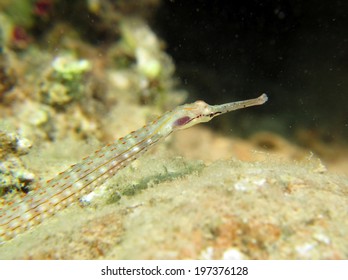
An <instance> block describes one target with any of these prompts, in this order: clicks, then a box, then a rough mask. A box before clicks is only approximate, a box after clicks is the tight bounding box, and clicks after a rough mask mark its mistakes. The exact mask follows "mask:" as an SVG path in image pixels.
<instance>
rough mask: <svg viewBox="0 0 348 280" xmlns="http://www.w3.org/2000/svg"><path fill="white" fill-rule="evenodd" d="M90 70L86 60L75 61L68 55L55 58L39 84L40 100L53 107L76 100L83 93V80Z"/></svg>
mask: <svg viewBox="0 0 348 280" xmlns="http://www.w3.org/2000/svg"><path fill="white" fill-rule="evenodd" d="M90 68H91V64H90V62H89V61H88V60H86V59H76V58H75V57H74V56H73V55H70V54H63V55H60V56H57V57H56V58H55V59H54V60H53V62H52V64H51V68H49V69H48V70H47V72H46V75H45V78H44V80H43V81H42V83H41V88H40V91H39V92H38V94H39V96H40V97H39V98H40V100H41V101H42V102H44V103H46V104H50V105H54V106H63V105H65V104H68V103H70V102H72V101H76V100H78V99H79V98H81V97H82V96H83V93H84V91H85V87H84V85H83V78H84V75H85V73H87V72H88V71H89V70H90Z"/></svg>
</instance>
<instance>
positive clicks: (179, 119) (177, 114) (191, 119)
mask: <svg viewBox="0 0 348 280" xmlns="http://www.w3.org/2000/svg"><path fill="white" fill-rule="evenodd" d="M267 100H268V97H267V95H266V94H262V95H261V96H259V97H258V98H253V99H248V100H243V101H237V102H231V103H226V104H222V105H209V104H207V103H205V102H204V101H201V100H199V101H196V102H194V103H191V104H186V105H183V106H180V107H178V108H177V109H176V110H175V111H174V112H173V119H174V120H173V122H172V128H173V129H185V128H188V127H191V126H193V125H195V124H198V123H202V122H208V121H210V120H211V119H212V118H214V117H215V116H218V115H221V114H224V113H227V112H231V111H234V110H238V109H243V108H246V107H251V106H256V105H262V104H263V103H265V102H266V101H267Z"/></svg>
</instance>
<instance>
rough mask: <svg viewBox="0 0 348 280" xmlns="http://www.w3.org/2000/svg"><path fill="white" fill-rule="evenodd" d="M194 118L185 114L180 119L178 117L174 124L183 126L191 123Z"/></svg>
mask: <svg viewBox="0 0 348 280" xmlns="http://www.w3.org/2000/svg"><path fill="white" fill-rule="evenodd" d="M191 120H192V119H191V118H190V117H189V116H184V117H181V118H179V119H176V120H175V122H174V123H173V126H183V125H185V124H187V123H189V122H190V121H191Z"/></svg>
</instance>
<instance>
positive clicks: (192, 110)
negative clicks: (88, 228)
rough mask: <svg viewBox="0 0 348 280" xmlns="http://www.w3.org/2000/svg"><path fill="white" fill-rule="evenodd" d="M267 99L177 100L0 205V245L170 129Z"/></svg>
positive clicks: (89, 188)
mask: <svg viewBox="0 0 348 280" xmlns="http://www.w3.org/2000/svg"><path fill="white" fill-rule="evenodd" d="M267 99H268V98H267V95H266V94H262V95H261V96H259V97H258V98H254V99H249V100H244V101H237V102H231V103H226V104H222V105H208V104H207V103H205V102H204V101H196V102H194V103H192V104H186V105H182V106H179V107H177V108H176V109H174V110H172V111H169V112H167V113H165V114H164V115H163V116H161V117H160V118H158V119H157V120H155V121H153V122H152V123H149V124H147V125H145V126H143V127H142V128H140V129H138V130H136V131H132V132H131V133H130V134H128V135H127V136H125V137H122V138H120V139H118V140H116V141H114V142H113V143H111V144H108V145H107V146H105V147H103V148H101V149H100V150H97V151H95V152H94V153H93V154H91V155H89V156H88V157H86V158H84V159H82V161H81V162H79V163H77V164H74V165H72V166H70V167H69V168H68V169H66V170H65V171H64V172H61V173H59V174H58V175H57V176H56V177H54V178H52V179H51V180H48V181H47V182H46V185H44V186H43V187H41V188H40V189H39V190H33V191H31V192H29V193H28V194H27V195H26V196H25V197H24V198H23V199H22V200H21V201H20V202H16V203H13V204H12V205H6V206H5V207H3V208H2V209H0V244H1V243H4V242H5V241H8V240H11V239H13V238H15V237H16V236H17V235H19V234H20V233H22V232H25V231H27V230H30V229H31V228H33V227H34V226H35V225H37V224H40V223H41V222H43V221H44V220H45V219H47V218H49V217H50V216H53V215H54V214H55V213H57V212H58V211H60V210H62V209H64V208H66V207H68V206H69V205H71V204H72V203H73V202H75V201H77V200H79V199H80V198H81V197H82V196H84V195H86V194H88V193H90V192H92V191H93V189H95V188H96V187H98V186H100V185H102V184H103V183H104V182H105V181H106V180H107V179H109V178H111V177H113V176H114V175H115V174H116V173H117V171H118V170H120V169H122V168H124V167H126V166H127V165H129V164H130V163H131V162H132V161H134V160H136V159H137V158H138V157H139V156H141V155H142V154H143V153H145V152H146V151H147V150H148V149H149V148H151V147H153V146H154V145H155V144H156V143H157V142H159V141H160V140H163V139H164V138H166V137H167V136H168V135H169V134H171V133H172V132H174V131H176V130H179V129H185V128H188V127H191V126H193V125H196V124H198V123H202V122H208V121H210V120H211V119H212V118H214V117H215V116H218V115H221V114H224V113H227V112H230V111H234V110H238V109H242V108H246V107H251V106H255V105H262V104H264V103H265V102H266V101H267Z"/></svg>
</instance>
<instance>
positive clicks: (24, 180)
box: [0, 130, 35, 196]
mask: <svg viewBox="0 0 348 280" xmlns="http://www.w3.org/2000/svg"><path fill="white" fill-rule="evenodd" d="M30 147H31V143H30V142H29V140H27V139H25V138H21V137H19V136H18V135H16V134H14V133H6V132H5V131H1V130H0V196H2V195H4V194H5V193H7V192H9V191H13V190H17V191H25V192H27V191H28V190H29V189H28V185H29V184H30V183H31V182H32V181H33V180H34V179H35V175H34V174H33V173H32V172H30V171H29V170H28V169H26V168H25V166H24V164H23V162H22V160H21V158H20V156H21V155H25V154H27V153H28V152H29V149H30Z"/></svg>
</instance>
